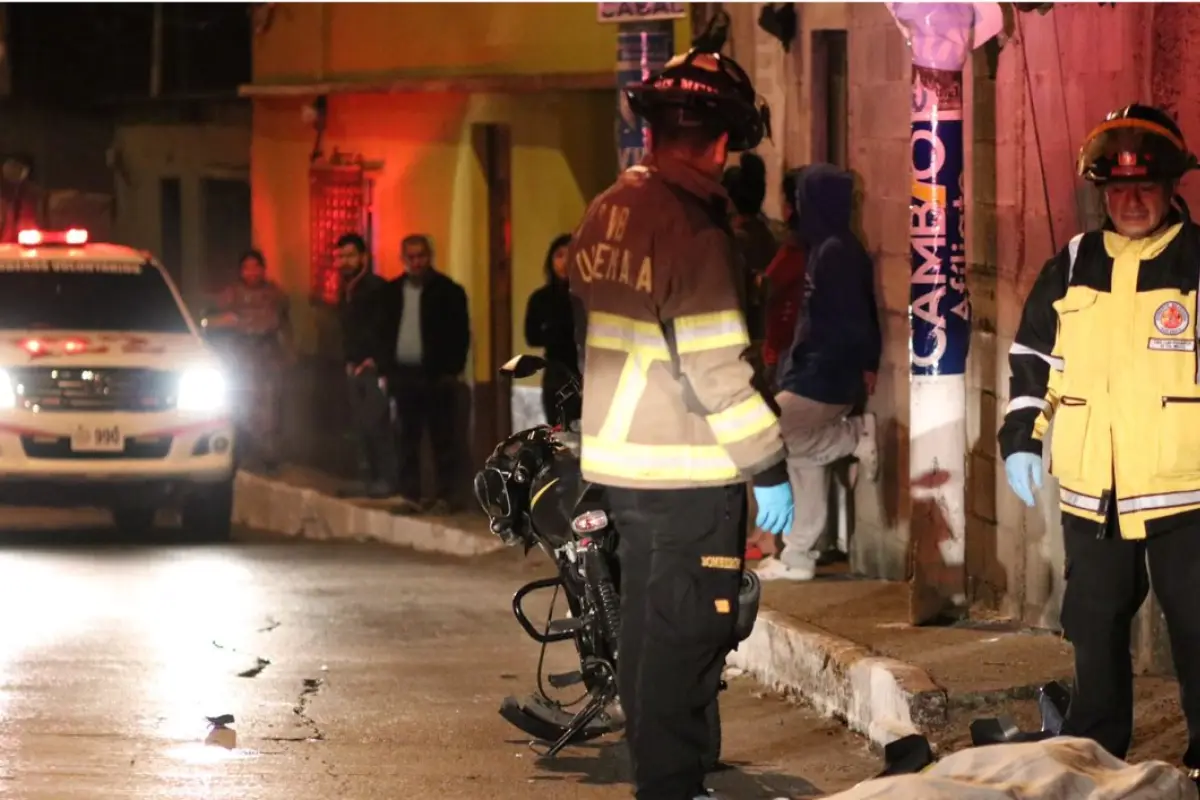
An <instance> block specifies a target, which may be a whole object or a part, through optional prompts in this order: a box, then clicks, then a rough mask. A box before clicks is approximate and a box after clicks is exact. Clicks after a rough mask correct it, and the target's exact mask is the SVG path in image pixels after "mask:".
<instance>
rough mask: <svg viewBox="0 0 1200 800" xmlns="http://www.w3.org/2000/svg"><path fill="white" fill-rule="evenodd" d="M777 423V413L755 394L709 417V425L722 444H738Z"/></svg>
mask: <svg viewBox="0 0 1200 800" xmlns="http://www.w3.org/2000/svg"><path fill="white" fill-rule="evenodd" d="M773 424H775V413H774V412H773V411H771V408H770V406H768V405H767V403H766V401H764V400H763V399H762V397H761V396H759V395H757V394H755V395H754V396H753V397H750V398H747V399H746V400H743V401H742V402H740V403H738V404H737V405H735V406H731V407H730V408H727V409H725V410H724V411H721V412H719V413H717V414H712V415H710V416H709V417H708V425H709V427H711V428H712V432H713V434H714V435H715V436H716V437H717V441H718V442H719V443H720V444H723V445H728V444H736V443H737V442H741V441H745V440H746V439H749V438H750V437H751V436H753V435H755V434H756V433H762V432H763V431H765V430H767V429H768V428H770V427H771V426H772V425H773Z"/></svg>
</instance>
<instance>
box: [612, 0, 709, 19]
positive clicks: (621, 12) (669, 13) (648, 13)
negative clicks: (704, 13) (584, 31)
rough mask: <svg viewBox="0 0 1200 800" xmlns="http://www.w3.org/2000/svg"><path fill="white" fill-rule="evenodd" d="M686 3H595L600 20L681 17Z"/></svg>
mask: <svg viewBox="0 0 1200 800" xmlns="http://www.w3.org/2000/svg"><path fill="white" fill-rule="evenodd" d="M686 5H687V4H686V3H597V10H596V19H597V20H598V21H600V22H648V21H652V20H659V19H683V18H684V17H686V16H687V9H686Z"/></svg>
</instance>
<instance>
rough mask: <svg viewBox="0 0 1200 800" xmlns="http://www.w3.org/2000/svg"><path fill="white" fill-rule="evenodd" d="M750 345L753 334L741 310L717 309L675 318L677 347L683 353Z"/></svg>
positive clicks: (680, 353)
mask: <svg viewBox="0 0 1200 800" xmlns="http://www.w3.org/2000/svg"><path fill="white" fill-rule="evenodd" d="M749 345H750V336H749V335H748V334H747V333H746V322H745V320H743V319H742V312H740V311H716V312H713V313H711V314H695V315H692V316H687V317H677V318H676V319H675V349H676V350H678V351H679V355H681V356H682V355H686V354H688V353H702V352H704V351H706V350H719V349H721V348H722V347H748V346H749Z"/></svg>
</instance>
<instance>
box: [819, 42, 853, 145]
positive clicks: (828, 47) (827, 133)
mask: <svg viewBox="0 0 1200 800" xmlns="http://www.w3.org/2000/svg"><path fill="white" fill-rule="evenodd" d="M849 72H850V57H849V53H848V51H847V47H846V32H845V31H839V30H818V31H813V32H812V106H811V107H812V162H813V163H819V162H825V163H827V164H835V165H837V166H839V167H841V168H842V169H847V168H848V167H849V164H848V163H847V162H848V158H847V155H848V152H847V151H848V150H849V145H850V142H849V125H848V121H849V120H848V117H849V108H850V107H849V100H850V97H849V93H850V85H849V82H848V79H849Z"/></svg>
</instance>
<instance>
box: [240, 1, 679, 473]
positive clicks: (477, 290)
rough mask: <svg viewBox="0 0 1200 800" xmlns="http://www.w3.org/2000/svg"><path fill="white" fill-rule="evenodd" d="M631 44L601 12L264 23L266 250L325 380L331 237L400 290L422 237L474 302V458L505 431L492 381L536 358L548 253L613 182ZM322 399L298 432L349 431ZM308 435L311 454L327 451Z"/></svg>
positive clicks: (256, 198)
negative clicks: (362, 251)
mask: <svg viewBox="0 0 1200 800" xmlns="http://www.w3.org/2000/svg"><path fill="white" fill-rule="evenodd" d="M676 39H677V41H686V40H687V23H686V21H685V20H680V21H679V22H678V23H677V24H676ZM616 40H617V36H616V28H615V26H613V25H606V24H601V23H600V22H598V21H597V9H596V6H595V5H594V4H581V3H536V4H523V3H487V4H483V3H468V4H459V3H453V4H451V3H396V4H391V3H384V4H374V3H311V4H298V3H297V4H291V3H269V4H263V5H262V6H261V7H260V10H259V12H258V19H257V20H256V31H255V36H254V81H253V84H252V85H249V86H246V87H243V89H242V94H243V96H245V97H249V98H251V99H252V100H253V104H254V112H253V134H252V140H251V159H250V169H251V187H252V196H253V230H254V241H255V243H256V245H257V246H258V247H260V248H261V249H262V250H263V251H264V252H265V253H266V256H267V259H268V261H269V262H270V264H271V269H272V271H273V272H274V274H275V276H276V277H277V278H278V279H279V280H280V281H282V283H283V284H284V285H285V286H286V287H287V290H288V292H289V294H290V295H291V296H292V298H293V308H294V319H295V325H296V333H297V340H298V342H299V344H300V346H301V348H302V350H303V351H304V353H305V354H306V355H307V356H309V358H308V359H307V360H308V361H309V362H310V364H312V365H313V367H312V368H313V369H315V370H318V371H319V370H326V371H327V370H328V369H329V359H330V358H336V349H337V343H336V336H335V335H334V332H333V317H332V315H331V314H330V313H329V309H328V307H329V301H330V300H332V296H331V293H330V288H331V287H332V286H334V285H336V282H335V280H334V279H333V278H332V276H331V275H330V274H329V269H330V267H331V264H330V263H329V261H328V257H329V251H330V246H331V244H332V241H333V240H335V239H336V237H337V236H338V235H340V234H341V233H343V232H346V230H350V229H357V230H359V231H360V232H362V233H365V234H366V235H367V238H368V241H369V243H370V247H371V254H372V257H373V260H374V264H375V267H376V271H377V272H379V273H380V274H382V275H384V276H385V277H388V278H391V277H394V276H396V275H397V274H399V273H400V271H401V264H400V257H399V253H400V241H401V239H402V238H403V237H404V236H406V235H408V234H411V233H425V234H428V235H430V236H431V238H432V240H433V246H434V253H435V262H436V264H437V266H438V268H439V269H441V270H442V271H444V272H445V273H447V274H449V275H450V276H451V277H453V278H454V279H455V280H457V281H458V282H459V283H461V284H462V285H463V286H464V287H465V289H466V291H467V294H468V297H469V302H470V312H471V320H472V348H471V351H472V352H471V360H470V364H469V367H468V379H469V381H470V382H471V383H472V414H473V416H472V420H473V421H472V428H473V430H474V436H475V438H476V440H477V445H478V447H485V446H487V444H486V442H487V440H488V438H489V437H491V436H494V435H495V433H496V432H497V431H499V430H502V429H503V428H504V427H505V425H501V424H499V423H498V422H497V420H498V419H506V418H507V417H508V416H509V415H510V414H511V411H510V405H511V401H510V395H509V394H508V392H507V391H498V390H497V389H496V387H495V383H494V375H495V371H496V369H497V367H498V366H499V365H500V364H501V363H503V361H504V360H505V359H506V358H507V357H508V356H510V355H511V354H513V353H515V352H521V351H522V350H523V349H525V341H524V331H523V321H524V313H525V304H526V301H527V299H528V297H529V295H530V294H531V293H532V292H533V291H534V289H536V288H537V287H538V286H540V285H541V284H542V283H543V282H544V280H545V278H544V273H543V262H544V258H545V255H546V250H547V248H548V247H549V245H550V242H551V241H552V240H553V238H554V237H555V236H556V235H558V234H560V233H563V232H569V231H571V230H572V229H573V228H574V226H575V225H576V223H577V222H578V220H579V219H580V217H581V216H582V214H583V211H584V209H585V208H586V204H587V203H588V202H589V201H590V199H591V198H592V197H593V196H594V195H596V194H597V193H599V192H600V191H601V190H602V189H603V188H604V187H605V186H606V185H607V184H608V183H610V182H611V181H612V179H613V178H614V176H615V173H616V170H617V154H616V142H615V130H616V124H617V118H618V115H617V102H616V94H615V92H616V81H615V64H616ZM321 364H324V366H319V365H321ZM310 378H311V380H313V381H314V383H313V384H312V388H313V392H307V391H304V390H303V388H302V391H301V392H300V394H301V395H308V394H314V393H315V394H314V396H316V395H320V394H321V393H320V392H317V387H318V386H321V385H324V384H325V381H323V380H322V379H320V378H319V377H318V376H317V375H315V374H314V375H312V376H310ZM314 402H315V403H316V404H317V406H318V407H315V408H312V409H309V410H308V412H303V413H301V416H304V417H305V418H307V419H309V420H319V422H318V423H317V428H318V429H320V430H325V429H330V430H332V429H333V428H335V427H342V426H340V425H339V424H338V422H337V420H336V412H335V411H332V410H331V409H333V408H335V403H334V402H333V401H332V400H327V399H325V398H318V399H317V400H315V401H314ZM464 424H466V420H464ZM306 438H308V439H310V440H312V448H311V453H312V454H314V455H315V454H316V453H317V452H319V451H321V450H323V449H326V448H324V447H323V445H321V443H320V442H317V441H316V439H318V438H319V434H314V435H312V436H307V437H306ZM493 441H494V440H493Z"/></svg>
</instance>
